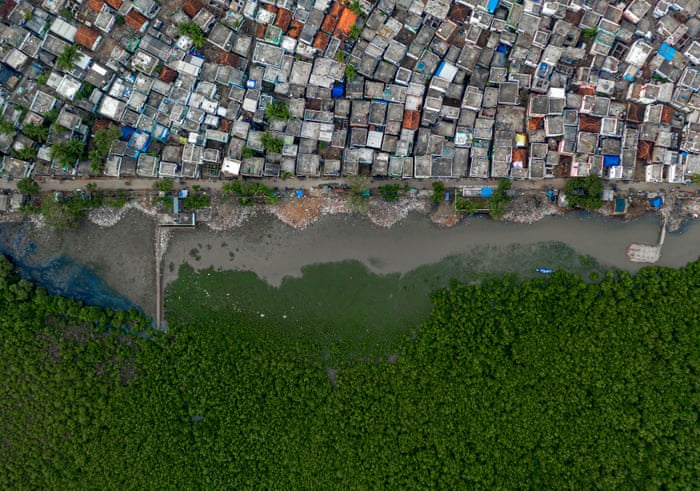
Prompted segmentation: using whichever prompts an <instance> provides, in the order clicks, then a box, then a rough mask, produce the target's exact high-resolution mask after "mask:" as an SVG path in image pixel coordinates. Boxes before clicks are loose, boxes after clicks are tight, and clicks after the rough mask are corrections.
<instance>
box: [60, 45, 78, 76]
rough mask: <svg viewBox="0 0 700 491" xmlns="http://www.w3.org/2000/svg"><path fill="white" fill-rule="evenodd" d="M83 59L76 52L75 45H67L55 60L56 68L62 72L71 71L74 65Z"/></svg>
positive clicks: (76, 47) (76, 46)
mask: <svg viewBox="0 0 700 491" xmlns="http://www.w3.org/2000/svg"><path fill="white" fill-rule="evenodd" d="M82 57H83V55H82V53H80V51H78V45H77V44H69V45H68V46H66V47H65V48H64V49H63V52H62V53H61V54H60V55H58V58H56V66H57V67H58V68H60V69H61V70H64V71H71V70H73V68H75V64H76V63H78V62H79V61H80V59H81V58H82Z"/></svg>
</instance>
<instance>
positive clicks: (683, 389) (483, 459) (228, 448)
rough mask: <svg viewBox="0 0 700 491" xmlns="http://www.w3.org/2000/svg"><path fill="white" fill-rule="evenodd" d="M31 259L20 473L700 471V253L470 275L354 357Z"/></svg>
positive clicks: (613, 474)
mask: <svg viewBox="0 0 700 491" xmlns="http://www.w3.org/2000/svg"><path fill="white" fill-rule="evenodd" d="M11 270H12V267H11V265H10V264H9V263H8V262H7V261H6V260H4V259H3V258H0V336H2V340H3V342H2V343H0V371H1V372H2V373H3V385H2V389H1V390H2V397H0V414H2V415H3V418H2V426H3V431H2V435H3V445H2V446H0V469H1V470H0V486H2V487H3V488H5V489H10V488H16V487H20V488H49V487H50V488H57V489H70V488H75V487H80V488H83V489H86V488H100V489H110V488H117V487H118V488H122V489H123V488H129V487H132V488H139V489H144V488H146V489H148V488H167V489H171V488H178V487H179V488H182V489H192V488H199V487H206V488H212V489H220V488H235V489H241V488H272V489H301V488H308V487H317V488H323V489H335V488H343V487H346V486H347V485H348V483H352V487H358V488H376V487H382V488H399V489H403V488H409V487H410V488H422V489H433V488H438V489H439V488H442V489H461V488H480V489H515V488H521V487H529V488H535V489H551V488H556V489H559V488H574V487H576V488H602V489H618V488H630V489H637V488H655V489H658V488H679V489H688V488H693V487H695V486H696V485H697V483H698V482H700V464H699V463H700V425H699V424H698V414H699V412H700V399H699V398H698V387H700V330H698V328H697V326H698V325H700V310H698V309H697V307H696V306H697V303H698V301H700V263H693V264H691V265H689V266H688V267H686V268H683V269H679V270H672V269H665V268H658V267H652V268H645V269H643V270H642V271H641V272H640V273H639V274H638V275H636V276H632V275H630V274H628V273H624V272H609V273H607V274H606V275H605V276H604V277H603V279H602V280H601V281H600V282H599V283H586V282H584V281H583V280H582V279H581V278H579V277H577V276H575V275H571V274H567V273H564V272H555V273H554V274H553V275H552V276H551V277H549V278H546V279H536V280H531V281H522V282H521V281H518V280H517V279H515V278H512V277H505V278H500V279H492V280H488V281H485V282H483V283H481V284H475V285H466V286H459V285H454V286H453V287H452V288H450V289H445V290H439V291H437V292H435V293H434V294H433V297H432V300H433V304H434V307H433V311H432V314H431V317H430V319H429V320H428V321H427V322H425V323H424V324H423V325H422V326H421V327H420V328H419V329H418V330H417V331H416V332H415V333H414V335H413V336H412V337H411V338H409V339H406V340H405V341H404V342H403V343H401V346H400V347H399V349H398V352H399V353H400V356H399V357H398V359H394V360H392V362H391V363H389V362H388V361H387V360H386V359H382V360H370V361H367V360H365V361H360V360H357V361H355V362H354V363H350V364H348V365H347V366H342V367H338V366H335V367H333V366H327V365H326V363H325V362H324V358H323V357H318V356H312V355H311V354H310V353H312V352H313V349H312V347H311V346H308V345H305V344H303V343H302V342H300V341H299V340H298V339H296V338H295V337H294V336H293V335H291V334H289V333H280V331H279V330H278V329H277V328H276V327H275V323H274V320H271V319H266V318H265V319H263V318H261V317H260V315H259V314H257V313H248V312H241V311H236V310H235V309H226V308H225V307H226V306H223V305H222V307H221V309H220V310H215V311H211V312H208V313H206V315H201V313H200V312H191V311H188V310H186V309H180V310H178V309H177V308H176V305H177V302H178V300H177V298H173V297H171V296H169V297H168V300H167V303H166V312H169V313H170V314H169V318H168V320H169V331H168V333H161V332H157V331H154V330H152V329H148V328H147V327H146V326H147V321H146V319H144V318H143V317H142V316H141V315H139V314H138V313H137V312H135V311H129V312H115V311H109V310H104V309H101V308H99V307H90V306H86V305H83V304H81V303H79V302H76V301H72V300H68V299H65V298H61V297H56V296H51V295H48V294H47V292H46V291H45V290H43V289H41V288H35V287H33V286H32V285H31V284H30V283H28V282H26V281H23V280H20V279H18V278H17V277H16V276H14V275H12V274H11ZM309 322H313V320H312V319H310V320H309ZM331 349H332V348H331ZM329 376H330V380H329Z"/></svg>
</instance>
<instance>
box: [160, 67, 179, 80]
mask: <svg viewBox="0 0 700 491" xmlns="http://www.w3.org/2000/svg"><path fill="white" fill-rule="evenodd" d="M176 78H177V71H176V70H173V69H172V68H168V67H167V66H164V67H163V69H162V70H161V71H160V75H158V80H160V81H162V82H165V83H170V82H174V81H175V79H176Z"/></svg>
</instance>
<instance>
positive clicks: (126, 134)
mask: <svg viewBox="0 0 700 491" xmlns="http://www.w3.org/2000/svg"><path fill="white" fill-rule="evenodd" d="M119 131H120V133H121V134H120V135H119V139H120V140H121V141H123V142H128V141H129V138H130V137H131V134H132V133H133V132H134V128H132V127H131V126H122V127H121V129H120V130H119Z"/></svg>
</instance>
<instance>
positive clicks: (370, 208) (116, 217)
mask: <svg viewBox="0 0 700 491" xmlns="http://www.w3.org/2000/svg"><path fill="white" fill-rule="evenodd" d="M132 210H134V211H137V212H139V213H142V214H143V215H145V216H147V217H149V218H151V219H154V220H155V219H156V218H157V216H158V213H159V210H158V208H157V206H155V205H154V203H153V199H152V198H150V197H145V198H140V199H131V200H129V201H128V202H127V203H126V205H125V206H123V207H122V208H112V207H106V206H103V207H100V208H96V209H93V210H91V211H90V212H89V213H88V214H87V220H89V221H90V222H92V223H94V224H95V225H98V226H99V227H102V228H109V227H113V226H114V225H116V224H117V223H119V222H120V221H121V220H122V219H123V218H124V217H125V216H126V215H127V213H128V212H130V211H132ZM210 210H211V213H208V214H207V215H209V217H208V219H206V220H199V219H198V221H199V222H200V223H202V224H204V225H205V226H206V227H207V228H208V229H210V230H212V231H214V232H224V231H228V230H235V229H237V228H240V227H243V226H245V224H246V223H248V222H249V221H251V220H252V219H253V218H255V217H256V216H260V215H270V216H273V217H275V218H276V219H277V220H279V221H281V222H282V223H284V224H285V225H287V226H289V227H291V228H293V229H296V230H304V229H305V228H307V227H309V226H311V225H313V224H314V223H316V222H317V221H319V220H320V219H321V218H323V217H324V216H330V215H351V214H355V215H357V216H360V217H364V218H365V219H367V220H369V221H370V222H371V223H372V224H374V225H376V226H378V227H382V228H391V227H393V226H394V225H396V224H398V223H400V222H401V221H402V220H404V219H406V218H407V217H408V215H409V214H411V213H415V214H418V215H422V216H425V217H426V218H427V219H428V220H429V221H430V222H431V223H433V224H434V225H436V226H438V227H441V228H449V227H454V226H457V225H459V224H460V223H462V222H464V221H465V219H467V218H468V217H469V216H470V215H467V214H464V213H459V212H457V211H456V210H455V208H454V204H453V203H451V202H441V203H434V202H433V201H432V200H431V193H430V192H428V191H421V192H419V193H417V194H415V195H410V196H403V197H401V198H400V199H399V200H397V201H394V202H386V201H384V200H383V199H381V198H379V197H375V196H372V197H370V198H368V199H367V200H366V203H365V207H364V209H359V210H358V209H357V207H355V206H353V205H352V203H351V200H350V199H349V197H348V196H346V195H336V194H322V195H318V196H304V197H302V198H292V199H286V200H282V201H280V202H279V203H277V204H273V205H271V204H253V205H247V206H244V205H240V204H238V203H236V202H234V201H232V200H230V199H225V198H222V197H221V196H219V195H216V194H214V195H213V196H212V206H211V208H210ZM566 214H579V215H583V216H587V215H590V216H597V217H600V218H611V217H614V218H615V219H616V220H621V221H623V222H628V221H631V220H634V219H637V218H641V217H643V216H646V215H654V216H656V217H657V218H659V220H662V219H664V218H665V219H666V230H667V231H668V232H671V233H673V232H678V231H682V230H683V228H684V227H686V226H687V225H688V224H690V223H692V222H693V221H694V220H696V219H698V217H700V197H688V196H687V195H684V194H680V193H678V194H676V193H674V192H670V193H668V195H666V196H664V202H663V206H662V207H661V208H660V209H656V208H652V207H651V206H650V205H649V203H648V201H647V200H646V199H637V200H635V201H632V200H630V207H629V211H628V212H627V213H625V214H624V215H615V214H614V213H613V203H612V202H605V203H603V206H602V207H601V208H600V209H599V210H594V211H585V210H578V209H568V208H562V207H560V206H558V205H557V203H554V202H551V201H550V200H549V199H548V198H547V197H546V196H543V195H542V193H527V192H521V193H518V194H517V195H515V196H514V197H513V198H512V200H511V201H510V202H509V203H508V206H507V209H506V211H505V213H504V214H503V217H502V218H501V220H499V221H501V222H505V223H519V224H532V223H535V222H538V221H540V220H542V219H544V218H545V217H547V216H555V215H566ZM486 215H488V214H486ZM25 219H29V220H30V221H31V222H32V223H33V224H34V225H35V226H37V227H43V226H46V224H45V223H44V220H43V217H42V216H41V215H36V214H31V213H25V212H5V213H0V222H15V223H18V222H21V221H23V220H25ZM165 235H166V236H167V235H168V234H165ZM165 242H166V243H165V246H166V247H165V248H166V249H167V239H166V240H165Z"/></svg>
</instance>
